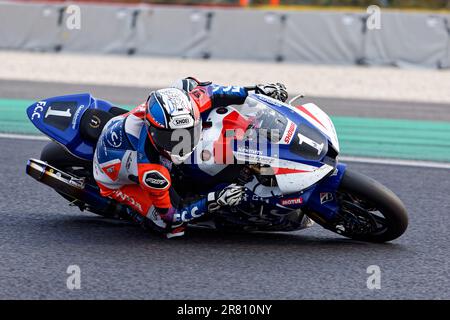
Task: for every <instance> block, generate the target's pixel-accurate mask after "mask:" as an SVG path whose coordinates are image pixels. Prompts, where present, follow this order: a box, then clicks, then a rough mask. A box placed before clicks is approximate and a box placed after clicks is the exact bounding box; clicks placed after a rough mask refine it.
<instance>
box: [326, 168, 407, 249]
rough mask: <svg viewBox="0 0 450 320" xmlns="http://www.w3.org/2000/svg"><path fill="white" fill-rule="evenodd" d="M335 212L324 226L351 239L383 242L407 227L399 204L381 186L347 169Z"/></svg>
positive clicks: (402, 206)
mask: <svg viewBox="0 0 450 320" xmlns="http://www.w3.org/2000/svg"><path fill="white" fill-rule="evenodd" d="M336 198H337V201H338V204H339V211H338V213H337V215H336V218H335V219H334V220H333V222H332V223H327V225H325V226H324V227H326V228H327V229H330V230H332V231H334V232H336V233H338V234H341V235H343V236H346V237H348V238H352V239H355V240H361V241H368V242H386V241H391V240H394V239H396V238H398V237H400V236H401V235H402V234H403V233H404V232H405V231H406V228H407V227H408V216H407V212H406V208H405V206H404V204H403V203H402V201H401V200H400V199H399V198H398V197H397V196H396V195H395V194H394V193H393V192H392V191H391V190H389V189H388V188H386V187H385V186H383V185H382V184H381V183H379V182H377V181H375V180H373V179H372V178H369V177H367V176H365V175H363V174H360V173H357V172H354V171H351V170H347V171H346V172H345V174H344V177H343V178H342V181H341V185H340V187H339V189H338V191H337V192H336Z"/></svg>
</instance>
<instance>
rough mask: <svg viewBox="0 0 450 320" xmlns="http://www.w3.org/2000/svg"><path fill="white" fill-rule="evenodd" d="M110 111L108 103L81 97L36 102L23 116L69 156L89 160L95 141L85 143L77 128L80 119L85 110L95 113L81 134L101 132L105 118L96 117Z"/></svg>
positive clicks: (86, 95) (64, 97)
mask: <svg viewBox="0 0 450 320" xmlns="http://www.w3.org/2000/svg"><path fill="white" fill-rule="evenodd" d="M112 107H113V106H112V105H111V104H110V103H109V102H107V101H104V100H99V99H95V98H94V97H92V96H91V95H90V94H87V93H85V94H75V95H67V96H59V97H52V98H48V99H45V100H41V101H38V102H36V103H34V104H32V105H31V106H29V107H28V108H27V115H28V118H29V119H30V121H31V122H32V123H33V124H34V125H35V127H36V128H38V129H39V130H40V131H41V132H42V133H44V134H45V135H47V136H48V137H50V138H51V139H52V140H54V141H56V142H58V143H59V144H61V145H63V146H64V147H65V148H66V149H67V150H68V151H69V152H70V153H72V154H73V155H75V156H77V157H79V158H81V159H85V160H92V158H93V155H94V148H95V144H96V141H93V140H92V139H89V138H88V137H87V136H88V135H84V136H83V130H81V128H80V127H81V123H82V118H83V116H84V115H85V114H86V113H87V111H88V110H90V109H95V110H97V111H98V112H99V113H98V115H99V116H95V115H94V116H92V118H90V119H89V123H88V124H87V126H89V127H90V128H86V129H87V130H85V131H87V132H89V130H95V129H101V128H102V127H103V125H104V124H105V123H102V122H105V120H107V117H106V118H105V117H102V116H100V115H101V114H104V113H106V112H109V110H111V108H112ZM102 112H103V113H102ZM102 120H103V121H102Z"/></svg>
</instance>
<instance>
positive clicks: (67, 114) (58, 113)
mask: <svg viewBox="0 0 450 320" xmlns="http://www.w3.org/2000/svg"><path fill="white" fill-rule="evenodd" d="M48 116H57V117H67V118H70V117H71V116H72V114H71V113H70V109H67V110H66V111H61V110H53V109H52V107H48V109H47V112H46V113H45V117H46V118H47V117H48Z"/></svg>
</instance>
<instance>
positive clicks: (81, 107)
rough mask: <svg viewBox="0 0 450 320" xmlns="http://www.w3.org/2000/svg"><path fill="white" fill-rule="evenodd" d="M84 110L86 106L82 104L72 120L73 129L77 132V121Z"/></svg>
mask: <svg viewBox="0 0 450 320" xmlns="http://www.w3.org/2000/svg"><path fill="white" fill-rule="evenodd" d="M83 109H84V104H82V105H81V106H79V107H78V109H77V111H75V115H74V116H73V119H72V129H74V130H75V127H76V125H77V120H78V117H79V116H80V113H81V111H82V110H83Z"/></svg>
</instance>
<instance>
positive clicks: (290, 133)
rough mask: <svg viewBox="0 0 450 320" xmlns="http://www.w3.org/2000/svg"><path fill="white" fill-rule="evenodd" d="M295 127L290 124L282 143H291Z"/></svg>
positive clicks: (293, 124)
mask: <svg viewBox="0 0 450 320" xmlns="http://www.w3.org/2000/svg"><path fill="white" fill-rule="evenodd" d="M296 127H297V126H296V125H295V123H294V122H291V125H290V126H289V129H288V131H287V134H286V137H285V138H284V142H285V143H286V144H289V143H290V142H291V140H292V137H293V136H294V132H295V129H296Z"/></svg>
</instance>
